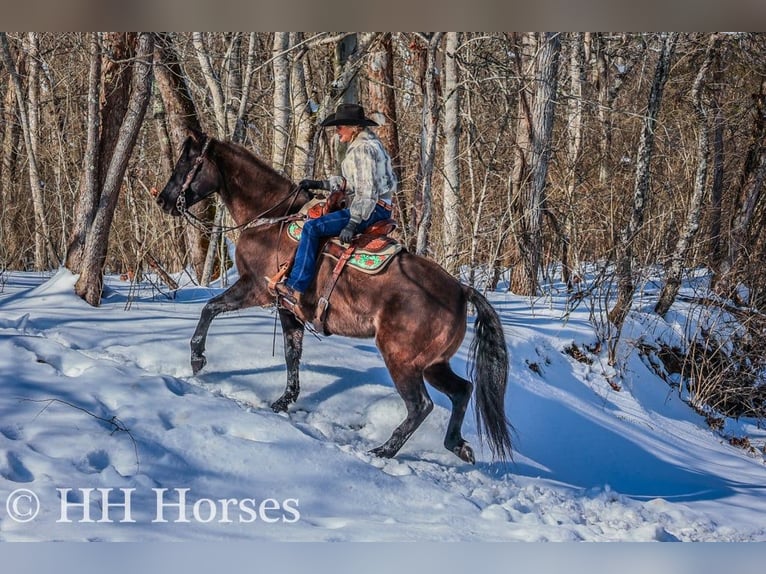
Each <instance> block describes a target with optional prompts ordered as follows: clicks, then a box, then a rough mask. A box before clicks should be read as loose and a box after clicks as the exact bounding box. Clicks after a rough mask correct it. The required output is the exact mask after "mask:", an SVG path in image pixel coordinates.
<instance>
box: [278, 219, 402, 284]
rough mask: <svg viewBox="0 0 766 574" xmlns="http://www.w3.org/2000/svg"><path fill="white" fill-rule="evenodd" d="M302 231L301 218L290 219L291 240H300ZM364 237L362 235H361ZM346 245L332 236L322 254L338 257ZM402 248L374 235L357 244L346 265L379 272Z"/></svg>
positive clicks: (374, 272)
mask: <svg viewBox="0 0 766 574" xmlns="http://www.w3.org/2000/svg"><path fill="white" fill-rule="evenodd" d="M302 231H303V220H300V221H292V222H291V223H290V225H289V226H288V227H287V235H288V237H290V239H292V240H293V241H296V242H297V241H300V238H301V232H302ZM362 237H364V236H362ZM347 247H348V246H347V245H344V244H342V243H341V242H340V240H339V239H338V238H337V237H333V238H332V239H330V240H329V241H328V242H327V243H326V244H325V247H324V249H323V250H322V254H323V255H328V256H330V257H332V258H333V259H336V260H337V259H340V256H341V255H342V254H343V252H344V251H345V250H346V248H347ZM401 250H402V244H401V243H399V242H398V241H396V240H394V239H391V238H390V237H377V236H376V237H374V238H373V239H371V240H370V241H368V242H367V245H366V246H365V247H361V246H357V247H356V249H355V250H354V252H353V253H352V254H351V258H350V259H349V260H348V263H347V265H349V266H351V267H353V268H354V269H358V270H359V271H363V272H364V273H369V274H370V275H374V274H376V273H379V272H381V271H382V270H383V269H385V268H386V266H387V265H388V264H389V263H391V261H392V260H393V258H394V256H395V255H396V254H397V253H399V252H400V251H401Z"/></svg>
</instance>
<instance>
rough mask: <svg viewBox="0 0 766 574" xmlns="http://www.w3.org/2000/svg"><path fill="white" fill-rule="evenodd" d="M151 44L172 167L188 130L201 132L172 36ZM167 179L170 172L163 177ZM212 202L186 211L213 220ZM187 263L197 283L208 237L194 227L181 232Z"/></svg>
mask: <svg viewBox="0 0 766 574" xmlns="http://www.w3.org/2000/svg"><path fill="white" fill-rule="evenodd" d="M156 38H157V40H156V45H155V63H154V78H155V80H156V85H157V88H158V91H159V93H160V97H161V98H162V104H163V108H164V110H165V122H166V123H165V125H164V126H161V128H162V129H163V131H164V130H167V132H168V134H169V136H170V144H171V145H170V146H169V147H170V149H171V150H172V156H171V157H169V158H166V159H167V161H168V162H169V163H170V164H171V165H172V164H173V163H174V160H175V155H176V154H177V153H179V152H180V150H181V146H182V144H183V142H184V140H185V139H186V137H187V135H188V132H189V130H190V129H191V130H195V131H202V126H201V124H200V121H199V113H198V111H197V106H196V105H195V103H194V99H193V98H192V95H191V91H190V89H189V85H188V81H187V77H188V75H187V72H186V69H185V67H184V66H183V64H182V62H181V59H180V58H179V56H178V53H177V52H176V50H175V48H174V46H173V37H172V36H171V35H170V34H168V33H161V34H158V35H157V37H156ZM166 175H167V176H169V175H170V173H168V174H166ZM214 206H215V203H214V201H213V200H212V199H210V198H206V199H204V200H202V201H201V202H199V203H198V204H196V205H193V206H192V207H191V208H190V211H191V212H192V214H193V215H194V217H197V218H199V219H200V220H202V221H206V222H210V223H212V221H213V214H214ZM184 239H185V243H186V253H187V257H188V263H189V265H190V266H191V269H192V270H193V271H194V274H195V276H196V279H197V280H198V281H201V279H202V277H203V275H204V272H205V260H206V257H207V253H208V246H209V244H210V241H209V238H208V236H207V235H206V234H205V233H203V232H202V230H201V229H199V228H198V227H197V226H194V225H187V226H186V227H185V229H184Z"/></svg>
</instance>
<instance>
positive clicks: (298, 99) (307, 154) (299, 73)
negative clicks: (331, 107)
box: [290, 32, 317, 180]
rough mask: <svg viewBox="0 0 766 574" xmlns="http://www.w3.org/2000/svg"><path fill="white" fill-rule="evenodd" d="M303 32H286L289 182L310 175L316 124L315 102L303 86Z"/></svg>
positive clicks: (305, 63)
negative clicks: (291, 142) (291, 145)
mask: <svg viewBox="0 0 766 574" xmlns="http://www.w3.org/2000/svg"><path fill="white" fill-rule="evenodd" d="M302 44H303V33H302V32H290V50H291V51H290V64H291V65H290V99H291V108H292V114H291V115H292V118H293V122H292V125H293V131H292V133H293V139H294V141H295V145H294V149H293V161H292V169H291V170H290V173H291V175H292V177H293V179H295V180H298V179H302V178H303V177H306V176H311V175H312V174H313V171H314V162H313V157H314V154H313V151H312V149H311V146H312V142H313V141H314V133H315V132H316V129H317V124H316V122H315V121H314V115H315V107H316V106H317V103H316V102H315V101H314V100H313V98H310V97H309V93H308V89H307V87H306V78H307V77H309V74H307V67H308V58H307V57H306V55H307V50H306V49H305V48H304V47H303V46H302Z"/></svg>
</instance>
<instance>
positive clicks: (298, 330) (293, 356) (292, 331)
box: [271, 309, 304, 413]
mask: <svg viewBox="0 0 766 574" xmlns="http://www.w3.org/2000/svg"><path fill="white" fill-rule="evenodd" d="M279 318H280V320H281V321H282V335H283V337H284V341H285V364H286V365H287V386H286V387H285V392H284V393H282V396H281V397H279V398H278V399H277V400H276V401H274V402H273V403H271V408H272V409H273V410H274V412H277V413H279V412H282V411H286V410H287V407H289V406H290V404H291V403H294V402H295V401H296V400H297V399H298V394H299V393H300V391H301V386H300V380H299V378H298V369H299V367H300V361H301V355H302V354H303V332H304V331H303V325H301V323H300V321H298V320H297V319H296V318H295V315H293V314H292V313H291V312H290V311H285V310H284V309H280V310H279Z"/></svg>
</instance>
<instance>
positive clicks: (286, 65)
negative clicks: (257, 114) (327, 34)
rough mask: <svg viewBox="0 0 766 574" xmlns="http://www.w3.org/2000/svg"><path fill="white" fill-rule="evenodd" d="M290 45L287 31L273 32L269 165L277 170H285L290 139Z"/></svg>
mask: <svg viewBox="0 0 766 574" xmlns="http://www.w3.org/2000/svg"><path fill="white" fill-rule="evenodd" d="M289 47H290V34H289V33H288V32H275V33H274V45H273V47H272V56H271V61H272V66H273V68H274V99H273V110H274V111H273V113H274V122H273V124H274V137H273V138H272V148H271V165H272V166H273V167H274V169H276V170H277V171H282V172H285V171H286V169H285V168H286V166H287V147H288V143H289V141H290V116H291V113H290V77H291V76H290V71H291V70H290V62H289V60H288V57H287V53H288V50H289Z"/></svg>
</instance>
